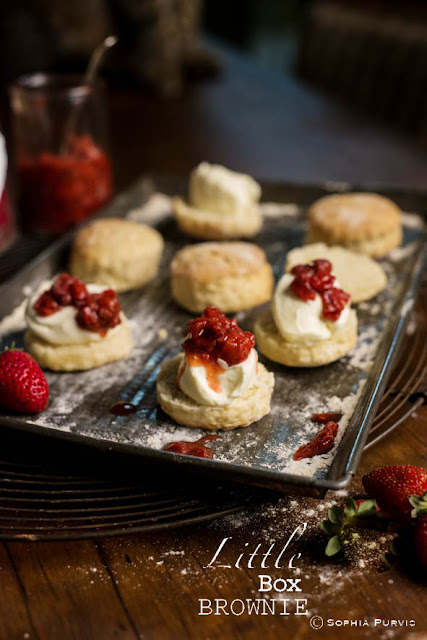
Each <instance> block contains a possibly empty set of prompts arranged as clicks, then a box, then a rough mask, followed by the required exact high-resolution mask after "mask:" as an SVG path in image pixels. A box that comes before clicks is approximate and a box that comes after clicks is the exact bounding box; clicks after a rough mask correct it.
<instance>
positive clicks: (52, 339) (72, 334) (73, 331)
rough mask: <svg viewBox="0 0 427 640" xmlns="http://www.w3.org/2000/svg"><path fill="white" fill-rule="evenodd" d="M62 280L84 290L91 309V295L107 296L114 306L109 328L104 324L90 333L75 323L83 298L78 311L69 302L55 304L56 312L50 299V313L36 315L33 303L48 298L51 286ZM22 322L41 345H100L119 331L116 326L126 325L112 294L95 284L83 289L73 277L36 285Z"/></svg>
mask: <svg viewBox="0 0 427 640" xmlns="http://www.w3.org/2000/svg"><path fill="white" fill-rule="evenodd" d="M64 276H67V277H68V278H72V279H73V280H74V281H77V282H79V283H80V284H81V285H82V286H83V287H85V289H86V292H87V294H88V298H87V300H89V299H90V300H91V304H92V306H94V307H95V308H96V306H97V305H96V304H95V305H93V294H95V296H97V295H99V294H102V293H103V292H111V299H112V305H113V306H114V310H113V311H114V319H113V320H112V322H111V323H110V324H111V325H113V326H108V322H106V323H105V326H104V327H103V328H102V330H94V329H89V328H88V326H90V325H87V326H85V323H84V322H80V323H79V322H78V313H79V311H80V315H82V314H84V313H85V305H84V302H83V297H82V299H81V302H80V305H79V307H80V308H77V306H76V305H75V304H73V303H72V301H71V302H70V303H68V304H61V303H60V304H58V303H57V308H54V307H53V304H54V302H55V299H54V298H52V299H51V300H49V301H48V302H49V304H50V305H51V306H52V309H54V310H52V309H51V310H49V309H48V307H47V306H46V305H45V312H43V313H40V311H38V310H37V302H38V301H39V300H40V299H41V297H42V296H43V295H46V294H49V292H51V291H52V288H53V286H54V285H55V283H57V282H58V280H59V279H60V278H64ZM52 301H53V302H52ZM41 306H42V305H41ZM110 306H111V305H110ZM88 307H89V305H86V310H87V308H88ZM98 307H99V304H98ZM112 308H113V307H112ZM46 310H47V311H46ZM93 311H94V309H90V311H89V313H91V314H93ZM112 315H113V314H112ZM25 319H26V323H27V327H28V329H29V330H30V331H31V333H32V334H33V335H35V336H36V337H37V338H39V339H40V340H42V341H43V342H46V343H48V344H52V345H73V344H75V345H78V344H86V343H90V342H94V341H102V340H103V339H104V338H105V336H106V335H107V334H108V335H109V336H111V335H112V334H114V333H116V332H117V331H118V330H119V326H120V324H121V323H123V322H126V318H125V316H124V314H123V312H122V311H121V310H120V304H119V303H118V300H117V297H116V294H115V292H113V290H112V289H109V288H108V287H106V286H102V285H97V284H87V285H84V283H83V282H81V281H79V280H78V279H77V278H75V277H73V276H68V274H61V276H58V277H57V278H54V279H53V280H49V281H45V282H42V283H41V284H40V286H39V287H38V289H37V290H36V291H35V293H33V294H32V295H31V296H30V297H29V299H28V302H27V307H26V311H25ZM92 320H93V323H95V321H96V319H95V318H94V317H93V318H92Z"/></svg>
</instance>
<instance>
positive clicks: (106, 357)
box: [24, 320, 132, 371]
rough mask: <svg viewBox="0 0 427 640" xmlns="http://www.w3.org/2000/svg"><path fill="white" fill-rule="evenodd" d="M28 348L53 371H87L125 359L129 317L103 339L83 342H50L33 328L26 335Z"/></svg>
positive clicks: (42, 365)
mask: <svg viewBox="0 0 427 640" xmlns="http://www.w3.org/2000/svg"><path fill="white" fill-rule="evenodd" d="M24 342H25V348H26V350H27V351H28V352H29V353H31V355H32V356H34V358H35V359H36V360H37V362H38V363H39V365H40V366H41V367H43V368H45V369H52V370H53V371H85V370H87V369H94V368H95V367H100V366H101V365H103V364H107V363H108V362H114V361H115V360H121V359H122V358H126V357H127V356H128V355H129V353H130V351H131V349H132V336H131V331H130V328H129V325H128V323H127V322H126V320H124V321H122V322H121V323H120V324H119V325H117V327H115V330H114V331H109V332H108V333H107V335H106V336H105V338H104V339H103V340H96V341H93V342H86V343H81V344H63V345H58V344H51V343H48V342H44V341H43V340H41V339H40V338H38V337H37V336H36V335H35V334H34V333H33V332H32V331H27V332H26V334H25V337H24Z"/></svg>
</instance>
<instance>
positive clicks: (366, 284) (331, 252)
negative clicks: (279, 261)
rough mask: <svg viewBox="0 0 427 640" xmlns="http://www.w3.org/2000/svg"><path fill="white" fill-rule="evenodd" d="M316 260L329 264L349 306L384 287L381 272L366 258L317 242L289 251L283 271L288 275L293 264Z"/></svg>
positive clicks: (370, 296) (359, 254) (384, 278)
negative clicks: (323, 260) (322, 260)
mask: <svg viewBox="0 0 427 640" xmlns="http://www.w3.org/2000/svg"><path fill="white" fill-rule="evenodd" d="M319 259H326V260H329V262H330V263H331V264H332V273H333V274H334V275H335V276H336V278H337V279H338V282H339V283H340V286H341V287H342V288H343V289H344V291H347V293H349V294H350V295H351V301H352V302H363V301H364V300H370V299H371V298H373V297H374V296H376V295H377V293H379V292H380V291H382V290H383V289H384V287H385V286H386V284H387V276H386V274H385V272H384V269H383V268H382V267H381V266H380V265H379V264H378V263H377V262H375V260H372V258H370V257H369V256H367V255H364V254H362V253H357V252H356V251H350V250H349V249H345V248H344V247H339V246H335V247H328V246H327V245H326V244H324V243H321V242H318V243H315V244H307V245H305V246H304V247H298V248H296V249H292V251H289V252H288V254H287V256H286V271H287V272H290V271H291V269H292V268H293V267H295V265H297V264H307V263H309V262H312V261H313V260H319Z"/></svg>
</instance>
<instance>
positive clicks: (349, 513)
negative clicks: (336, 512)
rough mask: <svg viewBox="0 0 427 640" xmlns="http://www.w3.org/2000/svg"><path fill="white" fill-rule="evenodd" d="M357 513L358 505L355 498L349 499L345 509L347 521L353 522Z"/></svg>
mask: <svg viewBox="0 0 427 640" xmlns="http://www.w3.org/2000/svg"><path fill="white" fill-rule="evenodd" d="M356 513H357V504H356V501H355V500H354V499H353V498H347V502H346V504H345V507H344V516H345V519H346V520H351V518H354V516H355V515H356Z"/></svg>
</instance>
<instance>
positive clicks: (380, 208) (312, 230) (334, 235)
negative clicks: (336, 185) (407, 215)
mask: <svg viewBox="0 0 427 640" xmlns="http://www.w3.org/2000/svg"><path fill="white" fill-rule="evenodd" d="M308 224H309V227H308V234H307V243H314V242H324V243H325V244H327V245H336V244H338V245H341V246H343V247H345V248H347V249H353V250H354V251H359V252H360V253H366V254H367V255H370V256H372V257H376V258H380V257H382V256H384V255H385V254H386V253H388V251H390V250H391V249H394V248H395V247H398V246H399V245H400V243H401V241H402V223H401V211H400V209H399V207H398V206H397V205H396V204H394V202H392V201H391V200H389V199H388V198H385V197H383V196H380V195H378V194H376V193H342V194H334V195H330V196H325V197H324V198H320V200H317V201H316V202H314V203H313V204H312V205H311V207H310V208H309V211H308Z"/></svg>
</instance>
